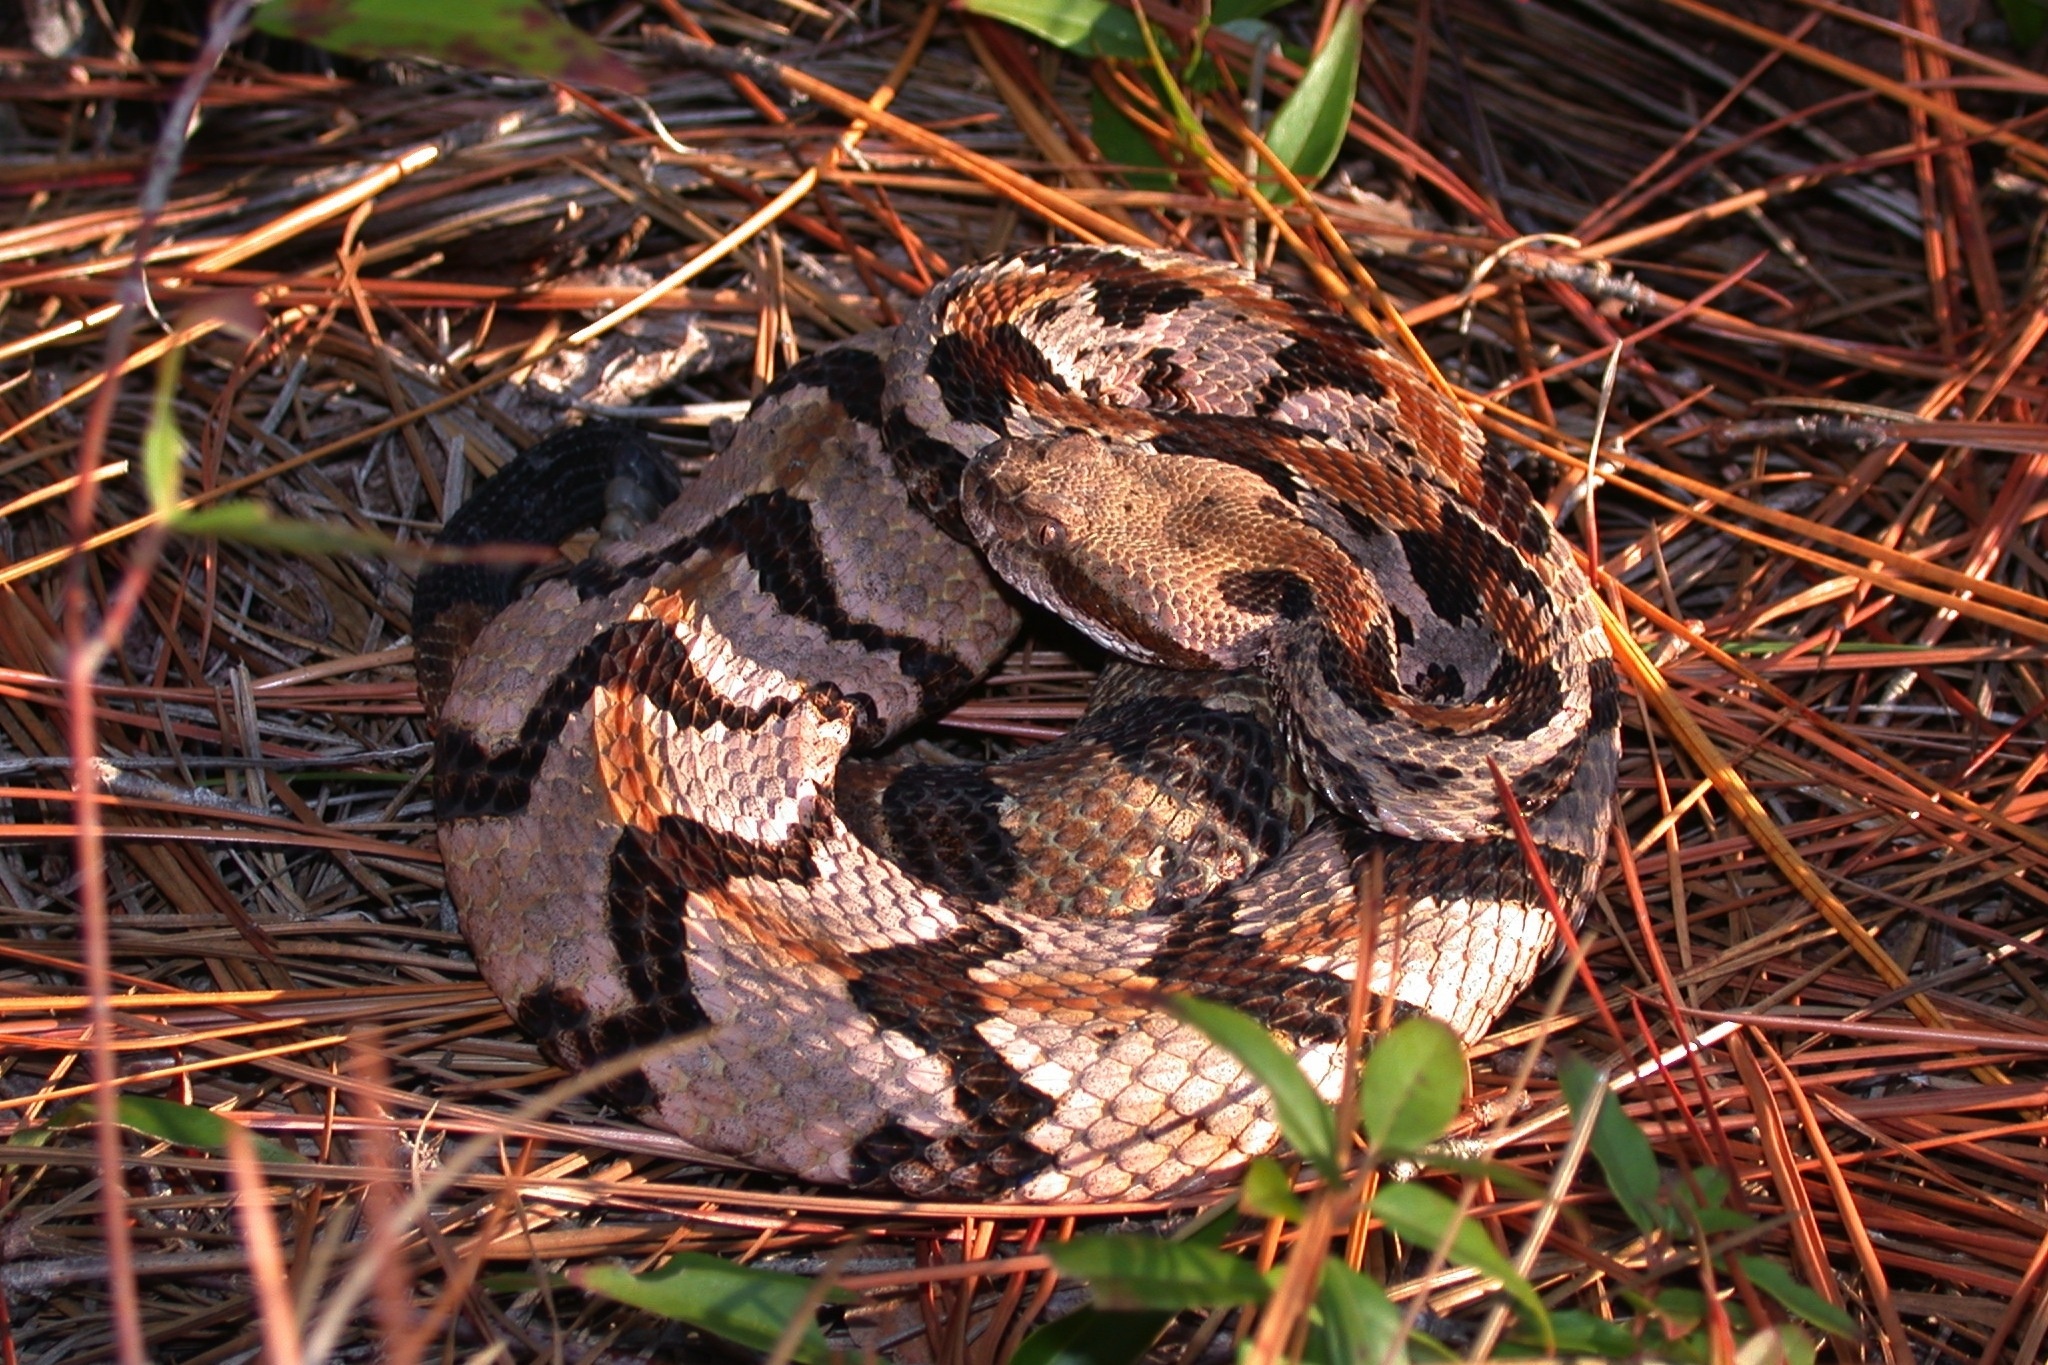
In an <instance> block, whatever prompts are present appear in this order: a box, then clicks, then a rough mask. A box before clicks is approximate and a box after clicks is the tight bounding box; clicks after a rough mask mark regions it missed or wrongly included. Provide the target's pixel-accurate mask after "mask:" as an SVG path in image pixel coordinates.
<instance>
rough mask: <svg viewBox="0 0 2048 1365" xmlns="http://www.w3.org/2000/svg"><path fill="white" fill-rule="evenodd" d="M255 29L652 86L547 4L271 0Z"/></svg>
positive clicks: (318, 43)
mask: <svg viewBox="0 0 2048 1365" xmlns="http://www.w3.org/2000/svg"><path fill="white" fill-rule="evenodd" d="M255 21H256V27H258V28H260V29H262V30H263V31H264V32H265V33H275V34H277V35H278V36H279V37H281V38H297V39H299V40H300V41H301V42H307V43H311V44H313V46H315V47H324V48H326V49H327V50H328V51H330V52H346V53H347V54H349V55H350V56H351V57H367V58H380V57H431V58H434V59H436V60H438V61H444V62H449V63H452V64H453V65H456V66H467V67H475V68H479V69H482V70H489V71H516V72H520V73H522V74H524V75H528V76H542V77H545V78H547V79H549V80H558V81H562V82H564V83H566V84H569V85H602V86H606V87H609V88H610V89H613V90H628V91H632V92H634V93H636V94H637V93H639V92H640V91H643V90H645V89H646V88H647V83H646V82H645V81H643V80H642V79H641V78H640V75H639V73H638V72H636V71H635V70H633V68H632V67H630V66H628V65H627V64H626V63H625V62H623V61H621V60H620V59H619V58H617V57H615V56H613V55H612V54H611V53H609V52H607V51H606V50H605V49H604V48H603V46H601V45H600V44H599V43H598V41H597V40H596V39H595V38H592V37H591V36H590V35H589V34H587V33H585V32H583V30H581V29H579V28H577V27H576V26H575V25H573V24H571V23H569V22H568V21H567V20H565V19H563V18H562V17H561V16H560V15H558V14H555V13H554V12H553V11H551V10H550V9H549V8H548V7H547V6H546V5H544V4H542V3H541V0H268V3H266V4H262V5H259V6H257V9H256V15H255Z"/></svg>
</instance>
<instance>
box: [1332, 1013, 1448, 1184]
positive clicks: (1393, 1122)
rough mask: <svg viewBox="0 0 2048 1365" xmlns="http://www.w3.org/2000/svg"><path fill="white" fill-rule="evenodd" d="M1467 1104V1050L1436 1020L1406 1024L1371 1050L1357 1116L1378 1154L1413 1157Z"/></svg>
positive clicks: (1360, 1084)
mask: <svg viewBox="0 0 2048 1365" xmlns="http://www.w3.org/2000/svg"><path fill="white" fill-rule="evenodd" d="M1464 1103H1465V1048H1464V1046H1463V1044H1461V1043H1459V1041H1458V1035H1457V1034H1455V1033H1453V1032H1451V1031H1450V1029H1449V1028H1447V1027H1446V1026H1445V1025H1443V1024H1442V1023H1439V1022H1438V1021H1437V1020H1435V1019H1404V1020H1402V1021H1401V1022H1400V1023H1398V1024H1396V1025H1394V1027H1393V1028H1391V1029H1389V1030H1388V1031H1387V1036H1386V1037H1384V1038H1382V1039H1380V1040H1379V1042H1377V1043H1375V1044H1373V1049H1372V1053H1371V1055H1370V1056H1368V1057H1367V1058H1366V1059H1365V1074H1364V1075H1363V1076H1362V1077H1361V1078H1360V1079H1359V1082H1358V1115H1359V1118H1360V1119H1361V1120H1362V1121H1363V1123H1364V1126H1365V1135H1366V1138H1367V1140H1368V1141H1370V1142H1371V1143H1372V1147H1373V1151H1374V1152H1415V1151H1420V1150H1421V1149H1422V1148H1424V1147H1426V1146H1428V1145H1429V1144H1430V1143H1432V1142H1435V1141H1436V1140H1437V1139H1438V1138H1440V1137H1442V1136H1443V1135H1444V1130H1445V1129H1447V1128H1449V1127H1450V1126H1451V1123H1452V1121H1453V1120H1455V1119H1456V1118H1457V1117H1458V1109H1459V1107H1460V1106H1462V1105H1463V1104H1464Z"/></svg>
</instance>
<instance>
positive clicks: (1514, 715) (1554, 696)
mask: <svg viewBox="0 0 2048 1365" xmlns="http://www.w3.org/2000/svg"><path fill="white" fill-rule="evenodd" d="M1503 698H1505V699H1507V700H1509V701H1511V702H1512V705H1510V706H1509V707H1508V708H1507V709H1506V710H1505V711H1504V712H1503V713H1502V714H1501V716H1500V718H1499V719H1498V720H1496V721H1495V722H1494V723H1493V725H1492V726H1491V727H1489V728H1488V730H1487V733H1488V734H1490V735H1495V736H1497V737H1499V738H1501V739H1506V740H1523V739H1527V738H1528V737H1529V736H1531V735H1533V734H1535V733H1536V732H1537V731H1538V730H1540V729H1542V728H1543V727H1544V726H1545V725H1548V724H1549V723H1550V720H1551V718H1552V717H1553V716H1555V715H1556V714H1557V713H1558V712H1559V711H1560V710H1562V709H1563V708H1564V679H1563V677H1562V675H1561V674H1560V673H1559V672H1558V669H1557V665H1556V664H1555V663H1553V662H1552V661H1550V660H1548V659H1545V660H1543V661H1541V662H1539V663H1534V664H1530V663H1525V662H1523V661H1522V660H1520V659H1518V658H1516V657H1515V656H1514V655H1512V654H1506V653H1504V654H1502V655H1501V658H1500V662H1499V663H1498V664H1497V665H1495V667H1494V670H1493V676H1491V677H1490V678H1488V679H1487V680H1486V686H1485V687H1484V688H1482V689H1481V690H1480V693H1479V695H1478V696H1477V697H1474V698H1473V700H1474V701H1478V702H1490V701H1498V700H1501V699H1503Z"/></svg>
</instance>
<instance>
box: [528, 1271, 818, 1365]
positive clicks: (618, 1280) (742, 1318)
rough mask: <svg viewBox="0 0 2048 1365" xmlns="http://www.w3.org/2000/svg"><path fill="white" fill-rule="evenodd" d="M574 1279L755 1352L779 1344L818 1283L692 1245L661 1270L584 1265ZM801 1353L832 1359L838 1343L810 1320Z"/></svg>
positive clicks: (813, 1359) (813, 1360)
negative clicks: (830, 1341) (827, 1338)
mask: <svg viewBox="0 0 2048 1365" xmlns="http://www.w3.org/2000/svg"><path fill="white" fill-rule="evenodd" d="M569 1281H570V1283H572V1284H574V1285H576V1286H577V1287H579V1288H581V1289H585V1290H588V1291H589V1292H590V1293H593V1294H602V1295H604V1296H605V1297H606V1298H608V1299H617V1300H618V1301H619V1302H620V1303H624V1304H631V1305H632V1306H633V1307H635V1308H644V1309H646V1310H647V1311H648V1312H650V1313H658V1314H660V1315H661V1316H662V1317H665V1318H674V1319H675V1320H676V1321H677V1322H687V1323H689V1324H690V1325H691V1326H693V1327H701V1328H703V1329H704V1330H705V1331H707V1332H713V1333H716V1334H717V1335H719V1336H721V1337H724V1338H725V1339H726V1340H728V1341H736V1342H738V1343H739V1344H740V1345H742V1346H751V1347H753V1348H754V1349H755V1350H757V1351H766V1350H770V1349H772V1348H773V1347H774V1345H775V1343H776V1340H777V1339H778V1338H780V1337H781V1335H782V1329H783V1327H784V1326H785V1325H786V1324H787V1323H789V1322H790V1321H791V1320H792V1319H794V1318H795V1317H796V1315H797V1314H798V1313H800V1312H802V1311H803V1309H804V1305H805V1303H806V1302H807V1301H808V1300H809V1298H810V1294H811V1289H812V1281H810V1280H809V1279H806V1278H805V1277H804V1276H802V1275H787V1274H784V1273H783V1272H781V1271H779V1270H760V1269H757V1268H755V1267H753V1266H748V1265H735V1264H734V1263H733V1262H731V1261H723V1260H720V1259H719V1258H718V1257H716V1256H705V1255H701V1254H699V1253H697V1252H694V1251H685V1252H678V1253H677V1254H676V1255H674V1256H671V1257H669V1259H668V1261H667V1262H666V1263H665V1264H663V1265H662V1266H661V1267H659V1268H658V1269H655V1270H650V1271H647V1272H646V1273H644V1274H640V1275H635V1274H634V1273H632V1272H631V1271H629V1270H627V1269H626V1268H625V1267H624V1266H615V1265H591V1266H578V1267H576V1268H575V1269H572V1270H571V1271H570V1272H569ZM827 1298H828V1300H829V1301H830V1302H833V1303H851V1302H853V1301H854V1296H853V1295H851V1294H847V1293H845V1292H843V1291H839V1290H834V1291H833V1292H832V1293H831V1294H829V1295H827ZM795 1359H797V1360H800V1361H802V1362H804V1365H827V1362H828V1361H830V1360H831V1359H832V1348H831V1347H830V1346H828V1345H826V1344H825V1334H824V1333H822V1332H820V1331H819V1330H818V1325H817V1324H816V1323H815V1322H813V1323H807V1324H805V1326H804V1331H803V1336H802V1337H801V1338H799V1340H798V1342H797V1348H796V1355H795Z"/></svg>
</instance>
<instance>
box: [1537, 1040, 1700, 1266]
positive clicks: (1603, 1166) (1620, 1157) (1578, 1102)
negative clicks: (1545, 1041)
mask: <svg viewBox="0 0 2048 1365" xmlns="http://www.w3.org/2000/svg"><path fill="white" fill-rule="evenodd" d="M1558 1079H1559V1081H1560V1083H1561V1084H1562V1085H1563V1087H1564V1095H1565V1099H1566V1101H1567V1102H1569V1103H1570V1105H1571V1107H1572V1115H1573V1117H1574V1118H1578V1119H1580V1120H1581V1121H1583V1119H1584V1115H1585V1112H1586V1106H1587V1104H1588V1103H1590V1102H1591V1099H1592V1097H1593V1095H1594V1093H1595V1092H1596V1091H1597V1092H1598V1093H1599V1094H1600V1096H1601V1099H1600V1109H1599V1113H1598V1115H1597V1116H1596V1117H1595V1118H1594V1120H1593V1155H1594V1156H1595V1157H1597V1158H1599V1161H1600V1170H1601V1171H1602V1172H1603V1173H1604V1174H1605V1175H1606V1177H1607V1188H1608V1189H1609V1190H1611V1191H1612V1192H1613V1194H1614V1198H1615V1201H1616V1202H1617V1203H1619V1204H1620V1205H1621V1207H1622V1211H1623V1212H1625V1213H1626V1214H1628V1216H1629V1221H1630V1222H1632V1223H1634V1224H1635V1225H1636V1226H1637V1227H1639V1228H1641V1229H1642V1230H1643V1231H1644V1232H1670V1233H1674V1234H1675V1233H1678V1232H1681V1231H1683V1230H1684V1229H1683V1227H1682V1225H1681V1224H1680V1223H1679V1221H1678V1219H1677V1217H1676V1211H1675V1210H1673V1209H1672V1208H1670V1207H1669V1206H1668V1205H1666V1204H1665V1203H1664V1202H1663V1200H1662V1198H1661V1194H1662V1191H1661V1188H1660V1182H1659V1179H1658V1175H1657V1154H1656V1152H1655V1151H1653V1150H1652V1149H1651V1147H1650V1140H1649V1139H1648V1138H1646V1137H1644V1136H1643V1130H1642V1129H1640V1128H1638V1127H1636V1126H1635V1124H1633V1123H1631V1122H1630V1121H1629V1117H1628V1115H1626V1114H1624V1113H1622V1112H1621V1102H1620V1101H1619V1100H1617V1099H1616V1098H1615V1097H1614V1096H1613V1094H1611V1093H1610V1092H1608V1090H1607V1089H1606V1087H1605V1086H1603V1085H1602V1084H1601V1083H1600V1073H1599V1071H1598V1070H1597V1069H1596V1068H1595V1067H1594V1066H1593V1065H1592V1063H1590V1062H1588V1061H1586V1060H1585V1059H1584V1058H1583V1057H1566V1058H1565V1060H1564V1065H1563V1066H1562V1067H1561V1068H1559V1073H1558Z"/></svg>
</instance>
